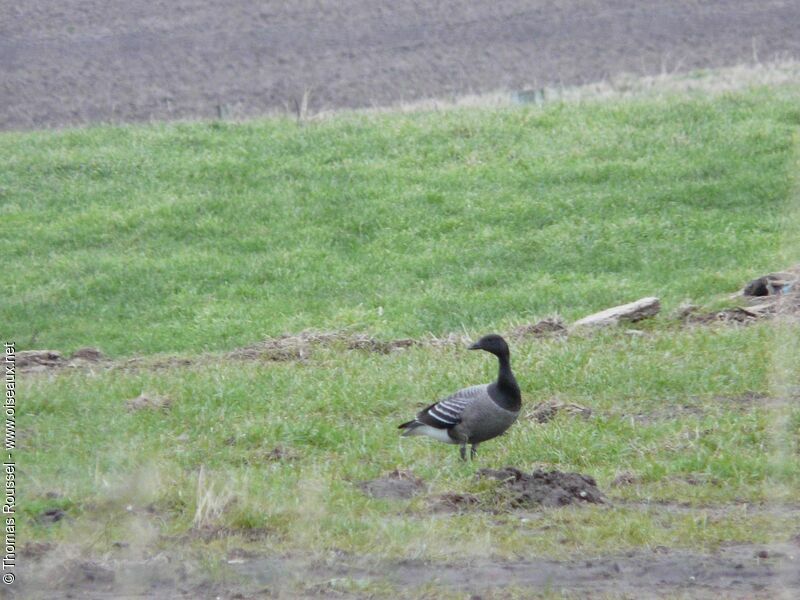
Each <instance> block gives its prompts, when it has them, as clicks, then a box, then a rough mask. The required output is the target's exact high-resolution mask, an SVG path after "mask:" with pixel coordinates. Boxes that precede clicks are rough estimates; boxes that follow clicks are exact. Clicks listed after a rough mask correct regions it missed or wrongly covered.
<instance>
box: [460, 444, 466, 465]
mask: <svg viewBox="0 0 800 600" xmlns="http://www.w3.org/2000/svg"><path fill="white" fill-rule="evenodd" d="M460 452H461V460H463V461H466V460H467V443H466V442H462V443H461V450H460Z"/></svg>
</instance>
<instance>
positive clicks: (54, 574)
mask: <svg viewBox="0 0 800 600" xmlns="http://www.w3.org/2000/svg"><path fill="white" fill-rule="evenodd" d="M26 562H27V566H26V567H25V569H24V571H22V572H21V575H22V576H23V578H24V579H23V581H25V582H26V583H24V584H23V585H22V586H21V587H20V588H17V593H18V594H20V595H19V596H18V597H20V598H23V597H24V598H29V597H36V598H53V599H55V598H59V599H61V598H70V597H73V598H91V599H100V598H103V599H110V598H144V597H146V598H154V599H161V598H266V597H359V596H364V594H363V593H359V589H362V590H365V588H367V586H369V585H372V584H383V585H386V584H388V585H390V586H396V587H397V588H398V589H402V590H404V592H405V593H406V594H409V595H412V596H413V591H414V589H415V588H416V587H420V586H426V585H429V584H431V583H435V584H437V585H438V586H441V588H442V589H447V590H449V591H451V592H456V593H458V592H461V593H463V594H465V597H468V596H467V595H468V594H475V595H478V596H480V595H481V594H485V593H488V592H497V591H499V590H502V589H504V588H522V589H525V590H527V592H526V593H530V594H535V593H537V592H540V593H543V592H545V591H550V592H551V593H552V592H559V591H563V592H564V593H568V594H573V595H576V597H581V598H600V597H602V598H606V597H610V596H613V597H615V598H638V599H641V598H675V597H691V598H709V599H711V598H714V599H717V598H764V599H766V598H770V599H772V598H797V597H800V545H798V544H791V543H789V544H772V545H763V544H738V545H731V546H728V547H724V548H721V549H720V550H719V551H717V552H714V553H711V554H700V553H696V552H691V551H687V550H675V549H668V548H663V547H659V548H655V549H653V550H641V551H636V552H629V553H626V554H621V555H617V556H601V557H591V556H587V557H585V558H581V559H573V560H564V561H556V560H547V559H540V558H531V559H526V560H514V561H503V560H497V559H493V558H485V559H477V560H471V561H467V562H464V563H430V562H425V561H419V560H403V561H399V562H375V561H371V560H370V559H368V558H363V557H361V558H360V557H353V556H346V555H344V556H336V557H331V558H329V559H327V560H318V561H312V560H309V559H305V558H302V557H292V556H271V557H264V556H257V555H253V554H251V553H248V552H246V551H237V550H235V549H234V550H231V551H229V553H228V556H227V557H226V559H225V560H223V561H221V565H220V571H219V572H217V579H216V582H214V580H212V579H211V578H210V577H209V576H208V573H207V570H206V569H207V568H202V567H200V566H199V565H194V564H191V563H188V562H186V561H182V560H179V559H177V560H176V557H174V556H170V555H168V554H166V553H161V554H158V555H154V556H151V557H149V558H143V559H140V560H131V559H105V560H102V561H92V560H86V559H79V558H73V559H64V560H61V561H60V562H59V561H58V560H57V559H56V560H48V559H47V555H46V554H45V555H44V556H42V557H38V558H36V559H34V560H32V561H26ZM220 576H224V577H225V578H226V579H227V582H226V583H224V584H220V583H219V582H218V581H219V577H220ZM365 591H366V590H365ZM570 597H572V596H570Z"/></svg>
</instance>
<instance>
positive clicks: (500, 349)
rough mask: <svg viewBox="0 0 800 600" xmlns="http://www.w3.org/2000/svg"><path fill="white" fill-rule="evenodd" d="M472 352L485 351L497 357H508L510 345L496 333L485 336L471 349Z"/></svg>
mask: <svg viewBox="0 0 800 600" xmlns="http://www.w3.org/2000/svg"><path fill="white" fill-rule="evenodd" d="M469 349H470V350H485V351H486V352H491V353H492V354H494V355H495V356H508V344H506V341H505V340H504V339H503V338H502V337H500V336H499V335H497V334H496V333H490V334H489V335H485V336H483V337H482V338H481V339H479V340H478V341H477V342H475V343H474V344H472V345H471V346H470V347H469Z"/></svg>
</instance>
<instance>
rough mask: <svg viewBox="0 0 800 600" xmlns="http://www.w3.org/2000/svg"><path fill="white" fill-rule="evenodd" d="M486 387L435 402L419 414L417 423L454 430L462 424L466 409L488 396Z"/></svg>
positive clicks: (466, 390) (461, 391) (478, 387)
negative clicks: (472, 403)
mask: <svg viewBox="0 0 800 600" xmlns="http://www.w3.org/2000/svg"><path fill="white" fill-rule="evenodd" d="M486 387H487V386H485V385H475V386H472V387H468V388H464V389H463V390H459V391H457V392H456V393H455V394H453V395H452V396H448V397H447V398H444V399H443V400H439V401H438V402H434V403H433V404H431V405H430V406H428V407H426V408H423V409H422V410H421V411H420V412H419V414H417V421H419V422H420V423H424V424H425V425H430V426H431V427H435V428H437V429H452V428H453V427H455V426H456V425H458V424H459V423H460V422H461V417H462V414H463V413H464V409H465V408H466V407H467V406H469V404H470V403H471V402H474V401H476V400H478V399H480V398H481V397H483V396H487V395H488V393H487V391H486Z"/></svg>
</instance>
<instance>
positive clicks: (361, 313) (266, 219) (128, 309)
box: [0, 90, 800, 356]
mask: <svg viewBox="0 0 800 600" xmlns="http://www.w3.org/2000/svg"><path fill="white" fill-rule="evenodd" d="M798 124H800V109H799V108H798V105H797V94H796V93H794V91H793V90H791V91H790V90H784V91H781V92H770V91H765V90H762V91H760V92H750V93H739V94H729V95H723V96H718V97H714V98H702V97H701V98H695V99H689V98H674V97H673V98H663V99H651V100H639V101H625V102H613V103H611V102H609V103H595V104H557V105H552V106H546V107H545V108H535V107H532V108H517V109H504V110H491V111H490V110H479V109H473V110H453V111H445V112H433V113H416V114H402V115H378V116H358V115H349V116H348V115H344V116H340V117H336V118H332V119H328V120H325V121H321V122H312V123H309V124H307V125H305V126H302V127H298V126H297V125H296V124H295V123H294V122H293V121H289V120H271V121H263V122H255V123H247V124H226V123H209V124H191V125H189V124H186V125H158V126H155V125H154V126H151V127H124V128H111V127H105V128H93V129H86V130H73V131H64V132H57V133H52V132H47V133H24V134H3V135H2V136H0V156H2V157H3V169H2V170H0V202H2V218H3V224H4V227H3V229H2V231H1V232H0V242H2V244H3V248H4V249H5V257H4V275H5V278H4V279H5V282H7V283H6V285H7V289H8V292H9V293H8V294H7V296H6V299H5V301H4V302H3V303H2V306H0V317H1V318H2V323H3V328H4V331H3V333H4V335H5V336H6V337H8V338H13V339H15V340H16V341H17V343H18V344H19V346H20V347H21V348H24V347H53V348H57V349H61V350H70V349H75V348H77V347H80V346H86V345H95V346H98V347H100V348H101V349H102V350H103V351H105V352H106V353H108V354H111V355H115V356H125V355H131V354H150V353H154V352H192V351H197V350H200V349H208V350H222V349H229V348H233V347H236V346H240V345H243V344H246V343H249V342H253V341H256V340H259V339H262V338H263V337H264V336H266V335H275V334H279V333H283V332H286V331H288V332H294V331H298V330H301V329H305V328H317V329H339V328H342V327H352V328H355V329H357V330H367V331H370V332H373V333H374V334H376V335H378V336H400V337H403V336H418V335H420V334H423V333H426V332H431V333H434V334H442V333H448V332H451V331H459V330H461V329H462V328H466V329H468V330H470V331H484V330H487V329H498V328H502V327H503V326H504V325H506V324H507V322H509V321H511V322H513V321H529V320H532V319H533V318H535V317H538V316H545V315H548V314H551V313H554V312H558V313H561V314H563V315H564V316H565V317H567V318H574V317H578V316H581V315H582V314H584V313H586V312H588V311H591V310H595V309H598V310H599V309H602V308H605V307H607V306H609V305H613V304H616V303H619V302H622V301H628V300H629V299H631V298H633V297H639V296H642V295H658V296H661V297H662V298H663V300H664V302H665V304H666V306H667V308H669V307H674V306H675V305H677V304H678V303H679V302H680V301H682V300H684V299H687V298H690V299H693V300H695V301H701V302H702V301H705V300H708V299H709V298H711V297H712V296H713V295H714V294H716V293H718V292H719V291H720V290H726V289H731V290H733V289H736V288H737V287H739V286H740V285H741V283H742V282H743V281H745V280H747V278H749V277H750V276H752V275H753V274H760V273H761V272H762V271H764V270H770V269H774V268H775V265H776V264H781V263H782V262H785V261H786V260H788V259H790V258H791V257H789V256H785V255H783V254H781V252H782V248H781V235H782V231H783V228H784V225H785V223H784V220H785V217H786V215H787V210H788V209H787V206H788V203H789V202H790V198H791V194H790V190H791V188H792V181H791V178H790V173H791V172H792V160H793V151H794V145H793V144H794V141H793V135H794V134H795V131H796V129H797V126H798Z"/></svg>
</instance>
